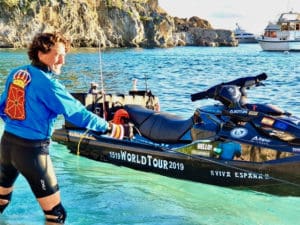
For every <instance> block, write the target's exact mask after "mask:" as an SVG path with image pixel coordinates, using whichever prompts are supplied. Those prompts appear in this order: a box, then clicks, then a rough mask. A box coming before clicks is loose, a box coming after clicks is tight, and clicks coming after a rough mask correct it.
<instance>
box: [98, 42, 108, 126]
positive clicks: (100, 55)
mask: <svg viewBox="0 0 300 225" xmlns="http://www.w3.org/2000/svg"><path fill="white" fill-rule="evenodd" d="M99 69H100V85H101V94H102V97H103V118H104V119H105V120H106V106H105V90H104V79H103V72H102V54H101V42H100V39H99Z"/></svg>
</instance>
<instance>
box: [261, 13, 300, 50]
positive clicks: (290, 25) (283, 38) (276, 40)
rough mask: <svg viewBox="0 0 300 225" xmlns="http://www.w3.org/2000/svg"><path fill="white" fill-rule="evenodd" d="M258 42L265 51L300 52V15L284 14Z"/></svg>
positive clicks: (267, 28) (271, 24) (269, 25)
mask: <svg viewBox="0 0 300 225" xmlns="http://www.w3.org/2000/svg"><path fill="white" fill-rule="evenodd" d="M257 41H258V43H259V44H260V46H261V48H262V49H263V50H264V51H300V13H296V12H288V13H282V14H281V15H280V17H279V19H278V20H277V22H276V23H269V24H268V25H267V27H266V28H265V32H264V34H263V35H262V36H261V37H259V38H257Z"/></svg>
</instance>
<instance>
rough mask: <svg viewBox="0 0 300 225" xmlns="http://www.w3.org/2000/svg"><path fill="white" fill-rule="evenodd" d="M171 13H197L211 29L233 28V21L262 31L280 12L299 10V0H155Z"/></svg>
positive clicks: (175, 14) (184, 15)
mask: <svg viewBox="0 0 300 225" xmlns="http://www.w3.org/2000/svg"><path fill="white" fill-rule="evenodd" d="M158 1H159V5H160V6H161V7H162V8H163V9H165V10H166V11H167V12H168V13H169V14H170V15H172V16H178V17H184V18H185V17H188V18H189V17H191V16H198V17H200V18H203V19H206V20H208V21H209V22H210V23H211V24H212V26H213V28H223V29H230V30H233V29H234V28H235V24H236V23H238V24H239V25H240V26H241V27H243V28H244V29H246V30H247V31H249V32H253V33H255V34H261V33H262V32H263V30H264V28H265V26H266V25H267V24H268V22H269V21H275V20H276V19H277V18H278V17H279V15H280V13H282V12H287V11H291V10H293V11H297V12H300V0H158Z"/></svg>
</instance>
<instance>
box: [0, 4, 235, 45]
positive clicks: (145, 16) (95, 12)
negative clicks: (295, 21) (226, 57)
mask: <svg viewBox="0 0 300 225" xmlns="http://www.w3.org/2000/svg"><path fill="white" fill-rule="evenodd" d="M52 31H60V32H63V33H65V34H66V35H68V36H69V37H71V39H72V43H73V46H74V47H95V46H98V45H99V43H100V44H101V46H102V47H105V48H115V47H172V46H178V45H183V46H184V45H200V46H236V45H237V41H236V40H235V39H234V36H233V33H232V32H231V31H228V30H215V29H213V28H212V27H211V25H210V24H209V22H208V21H206V20H203V19H200V18H198V17H191V18H189V19H186V18H177V17H171V16H170V15H168V13H167V12H165V11H164V10H163V9H162V8H160V7H159V5H158V0H75V1H71V0H0V47H14V48H20V47H26V46H27V45H28V43H29V42H30V41H31V40H32V37H33V36H34V35H35V34H36V33H38V32H52Z"/></svg>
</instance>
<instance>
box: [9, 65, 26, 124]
mask: <svg viewBox="0 0 300 225" xmlns="http://www.w3.org/2000/svg"><path fill="white" fill-rule="evenodd" d="M30 81H31V77H30V74H29V73H28V71H26V70H19V71H17V72H16V73H15V74H14V77H13V82H12V83H11V84H10V86H9V89H8V93H7V99H6V106H5V109H4V112H5V113H6V115H7V116H9V118H11V119H14V120H24V119H25V117H26V112H25V87H26V86H27V85H28V83H29V82H30Z"/></svg>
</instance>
